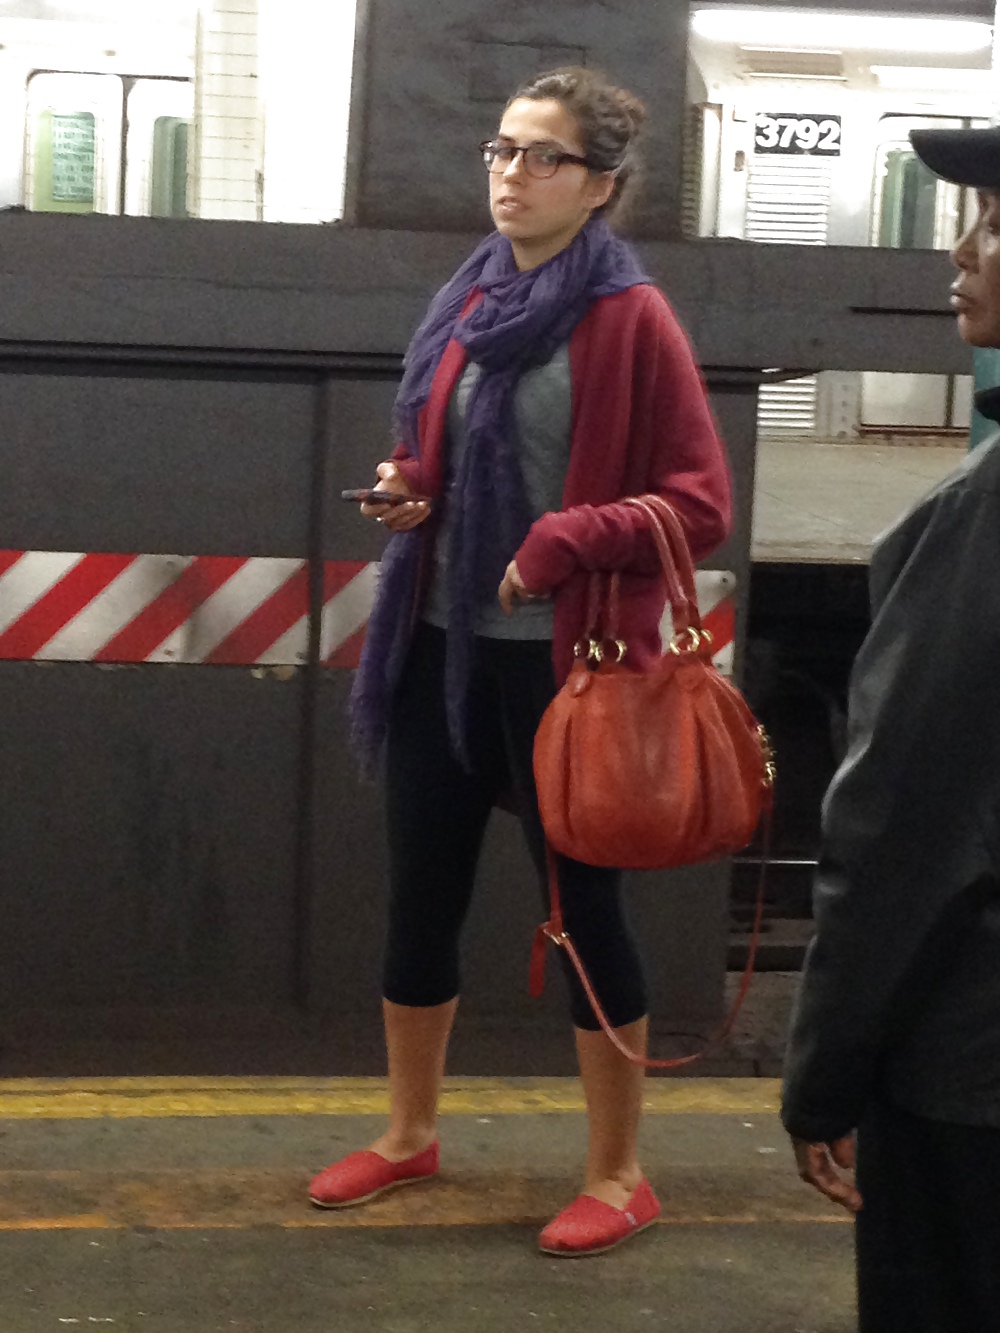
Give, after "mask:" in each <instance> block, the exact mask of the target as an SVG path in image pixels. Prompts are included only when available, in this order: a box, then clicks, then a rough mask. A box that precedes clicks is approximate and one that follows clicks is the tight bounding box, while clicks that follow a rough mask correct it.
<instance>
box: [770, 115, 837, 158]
mask: <svg viewBox="0 0 1000 1333" xmlns="http://www.w3.org/2000/svg"><path fill="white" fill-rule="evenodd" d="M840 128H841V127H840V117H839V116H793V115H781V114H778V113H776V112H765V113H764V114H762V115H759V116H758V117H757V118H756V121H755V124H754V148H755V149H756V151H757V152H758V153H823V154H825V155H826V156H831V157H837V156H839V154H840Z"/></svg>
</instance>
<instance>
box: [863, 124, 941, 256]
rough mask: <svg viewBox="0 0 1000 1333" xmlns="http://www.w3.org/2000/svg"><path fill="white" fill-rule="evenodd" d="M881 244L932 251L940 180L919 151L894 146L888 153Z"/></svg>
mask: <svg viewBox="0 0 1000 1333" xmlns="http://www.w3.org/2000/svg"><path fill="white" fill-rule="evenodd" d="M883 171H884V173H885V174H884V179H883V182H882V207H881V209H880V210H879V217H878V240H877V244H878V245H886V246H891V247H893V248H894V249H903V250H915V249H919V250H932V249H933V248H934V242H935V230H936V224H937V187H938V179H937V177H936V176H935V175H934V174H933V172H931V171H929V170H928V168H927V167H925V166H924V164H923V163H922V162H921V161H920V159H919V158H918V157H917V156H916V154H915V153H913V152H911V151H907V149H905V148H890V149H889V150H888V151H887V152H886V154H885V163H884V166H883Z"/></svg>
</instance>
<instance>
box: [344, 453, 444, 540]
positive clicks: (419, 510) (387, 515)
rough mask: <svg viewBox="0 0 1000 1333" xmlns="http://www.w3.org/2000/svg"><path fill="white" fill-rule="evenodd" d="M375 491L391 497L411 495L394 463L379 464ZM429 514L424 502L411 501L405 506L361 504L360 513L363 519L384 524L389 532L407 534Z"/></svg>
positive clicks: (426, 503)
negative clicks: (386, 493)
mask: <svg viewBox="0 0 1000 1333" xmlns="http://www.w3.org/2000/svg"><path fill="white" fill-rule="evenodd" d="M375 471H376V472H377V473H378V485H377V486H376V487H375V490H377V491H389V492H390V493H392V494H393V495H411V494H412V491H411V490H410V487H409V483H408V482H407V480H406V478H405V477H404V476H403V474H402V472H400V470H399V468H398V467H397V466H396V464H395V463H379V465H378V467H377V468H376V469H375ZM430 512H431V507H430V505H429V504H428V502H427V501H426V500H412V501H410V502H408V503H406V504H396V505H380V504H363V505H362V506H361V513H362V514H363V515H364V516H365V518H374V519H377V521H378V522H379V523H384V524H385V526H386V527H387V528H388V529H389V530H390V532H409V530H410V529H411V528H415V527H417V525H418V524H420V523H423V521H424V519H425V518H427V516H428V515H429V514H430Z"/></svg>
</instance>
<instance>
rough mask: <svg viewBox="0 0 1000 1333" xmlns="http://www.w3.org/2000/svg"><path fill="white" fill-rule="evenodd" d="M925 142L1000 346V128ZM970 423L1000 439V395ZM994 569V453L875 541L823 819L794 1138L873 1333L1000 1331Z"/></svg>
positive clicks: (795, 1041)
mask: <svg viewBox="0 0 1000 1333" xmlns="http://www.w3.org/2000/svg"><path fill="white" fill-rule="evenodd" d="M911 138H912V141H913V145H914V148H915V149H916V152H917V154H918V155H919V156H920V157H921V158H922V160H923V161H924V162H925V163H926V165H927V166H928V167H930V168H931V169H932V170H933V171H935V172H936V173H937V174H938V175H940V176H943V177H944V178H945V179H946V180H950V181H954V182H956V183H958V184H962V185H968V186H972V187H974V188H976V189H977V191H978V206H977V215H976V218H975V221H974V223H973V225H972V227H971V229H970V230H969V232H968V234H967V235H966V236H964V237H963V239H962V240H961V241H960V242H959V244H958V246H957V247H956V249H955V251H954V255H953V258H954V261H955V264H956V265H957V267H958V270H959V275H958V277H957V279H956V280H955V282H954V284H953V287H952V305H953V307H954V309H955V311H956V313H957V316H958V329H959V332H960V334H961V336H962V337H963V338H964V339H965V341H966V342H968V343H971V344H973V345H974V346H977V347H1000V128H997V129H986V130H923V131H914V133H913V134H912V136H911ZM976 404H977V407H978V408H979V411H980V412H982V413H983V414H984V415H985V416H987V417H989V418H991V419H992V420H994V421H1000V389H990V390H986V391H985V392H983V393H980V394H979V395H977V399H976ZM998 570H1000V434H998V435H996V436H994V437H993V438H992V439H991V440H989V441H988V442H987V443H985V444H983V445H982V446H981V447H980V448H978V449H976V450H975V451H974V452H973V453H971V454H970V455H969V457H968V459H967V460H966V461H965V462H964V463H963V464H962V466H961V467H959V468H958V470H957V471H956V472H955V473H954V474H953V475H951V476H950V477H948V478H947V479H946V480H945V481H944V482H942V483H941V484H940V485H939V486H937V487H936V488H935V489H934V490H933V491H931V493H930V494H929V495H927V496H926V497H925V498H924V499H923V500H922V501H920V502H919V503H918V504H917V505H916V506H915V507H914V508H913V509H912V510H911V511H910V512H909V513H907V514H906V515H904V517H903V518H902V519H900V520H899V522H898V523H897V524H896V525H895V526H894V527H893V528H891V529H890V530H889V532H888V533H887V534H885V535H884V536H883V537H882V539H881V540H880V541H879V542H878V544H877V546H876V549H875V552H874V554H873V557H872V563H871V576H870V583H871V603H872V617H873V618H872V626H871V631H870V633H869V635H868V637H867V639H866V640H865V643H864V645H863V647H862V649H861V651H860V653H859V655H858V658H857V662H856V664H855V668H854V673H853V677H852V681H851V692H850V707H849V713H850V736H849V749H848V754H847V757H846V759H845V760H844V762H843V764H842V765H841V768H840V770H839V771H838V773H837V774H836V776H835V778H834V780H833V783H832V785H831V787H830V790H829V792H828V793H827V796H826V800H825V803H824V809H823V844H822V849H821V853H820V862H819V869H818V872H817V878H816V885H815V918H816V935H815V938H814V940H813V942H812V944H811V946H810V949H809V953H808V955H807V959H806V965H805V969H804V971H803V976H802V981H801V986H800V989H799V992H798V995H797V998H796V1004H795V1009H794V1012H793V1016H792V1025H791V1032H790V1037H789V1046H788V1053H787V1058H786V1066H785V1080H784V1092H783V1100H782V1120H783V1123H784V1125H785V1128H786V1129H787V1130H788V1132H789V1134H790V1135H791V1136H792V1141H793V1146H794V1150H795V1156H796V1160H797V1163H798V1168H799V1174H800V1176H801V1177H802V1179H803V1180H805V1181H807V1182H808V1183H809V1184H811V1185H813V1186H815V1187H816V1188H817V1189H818V1190H820V1191H821V1192H822V1193H823V1194H825V1195H827V1196H828V1197H829V1198H831V1199H834V1200H836V1201H837V1202H838V1203H841V1204H843V1205H844V1206H845V1207H846V1208H848V1209H849V1210H851V1211H852V1212H854V1213H855V1214H856V1223H855V1238H856V1254H857V1273H858V1306H859V1328H860V1330H861V1333H895V1330H900V1333H902V1331H903V1330H905V1333H987V1331H988V1330H1000V688H998V687H1000V592H998V588H1000V584H998V581H997V572H998ZM852 1169H853V1170H854V1173H855V1174H854V1180H853V1181H852V1180H851V1177H850V1173H851V1171H852Z"/></svg>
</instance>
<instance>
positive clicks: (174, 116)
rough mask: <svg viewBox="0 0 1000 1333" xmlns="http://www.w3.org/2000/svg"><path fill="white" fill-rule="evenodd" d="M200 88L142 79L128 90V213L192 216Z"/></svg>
mask: <svg viewBox="0 0 1000 1333" xmlns="http://www.w3.org/2000/svg"><path fill="white" fill-rule="evenodd" d="M193 117H194V85H193V84H192V83H189V82H188V81H187V80H186V79H136V80H135V81H134V82H133V83H132V86H131V87H130V88H129V90H128V98H127V109H126V123H127V128H126V140H125V162H126V171H125V212H126V213H131V214H133V215H140V216H148V217H154V218H183V217H187V215H188V211H187V172H188V135H189V129H190V125H191V121H192V119H193Z"/></svg>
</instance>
